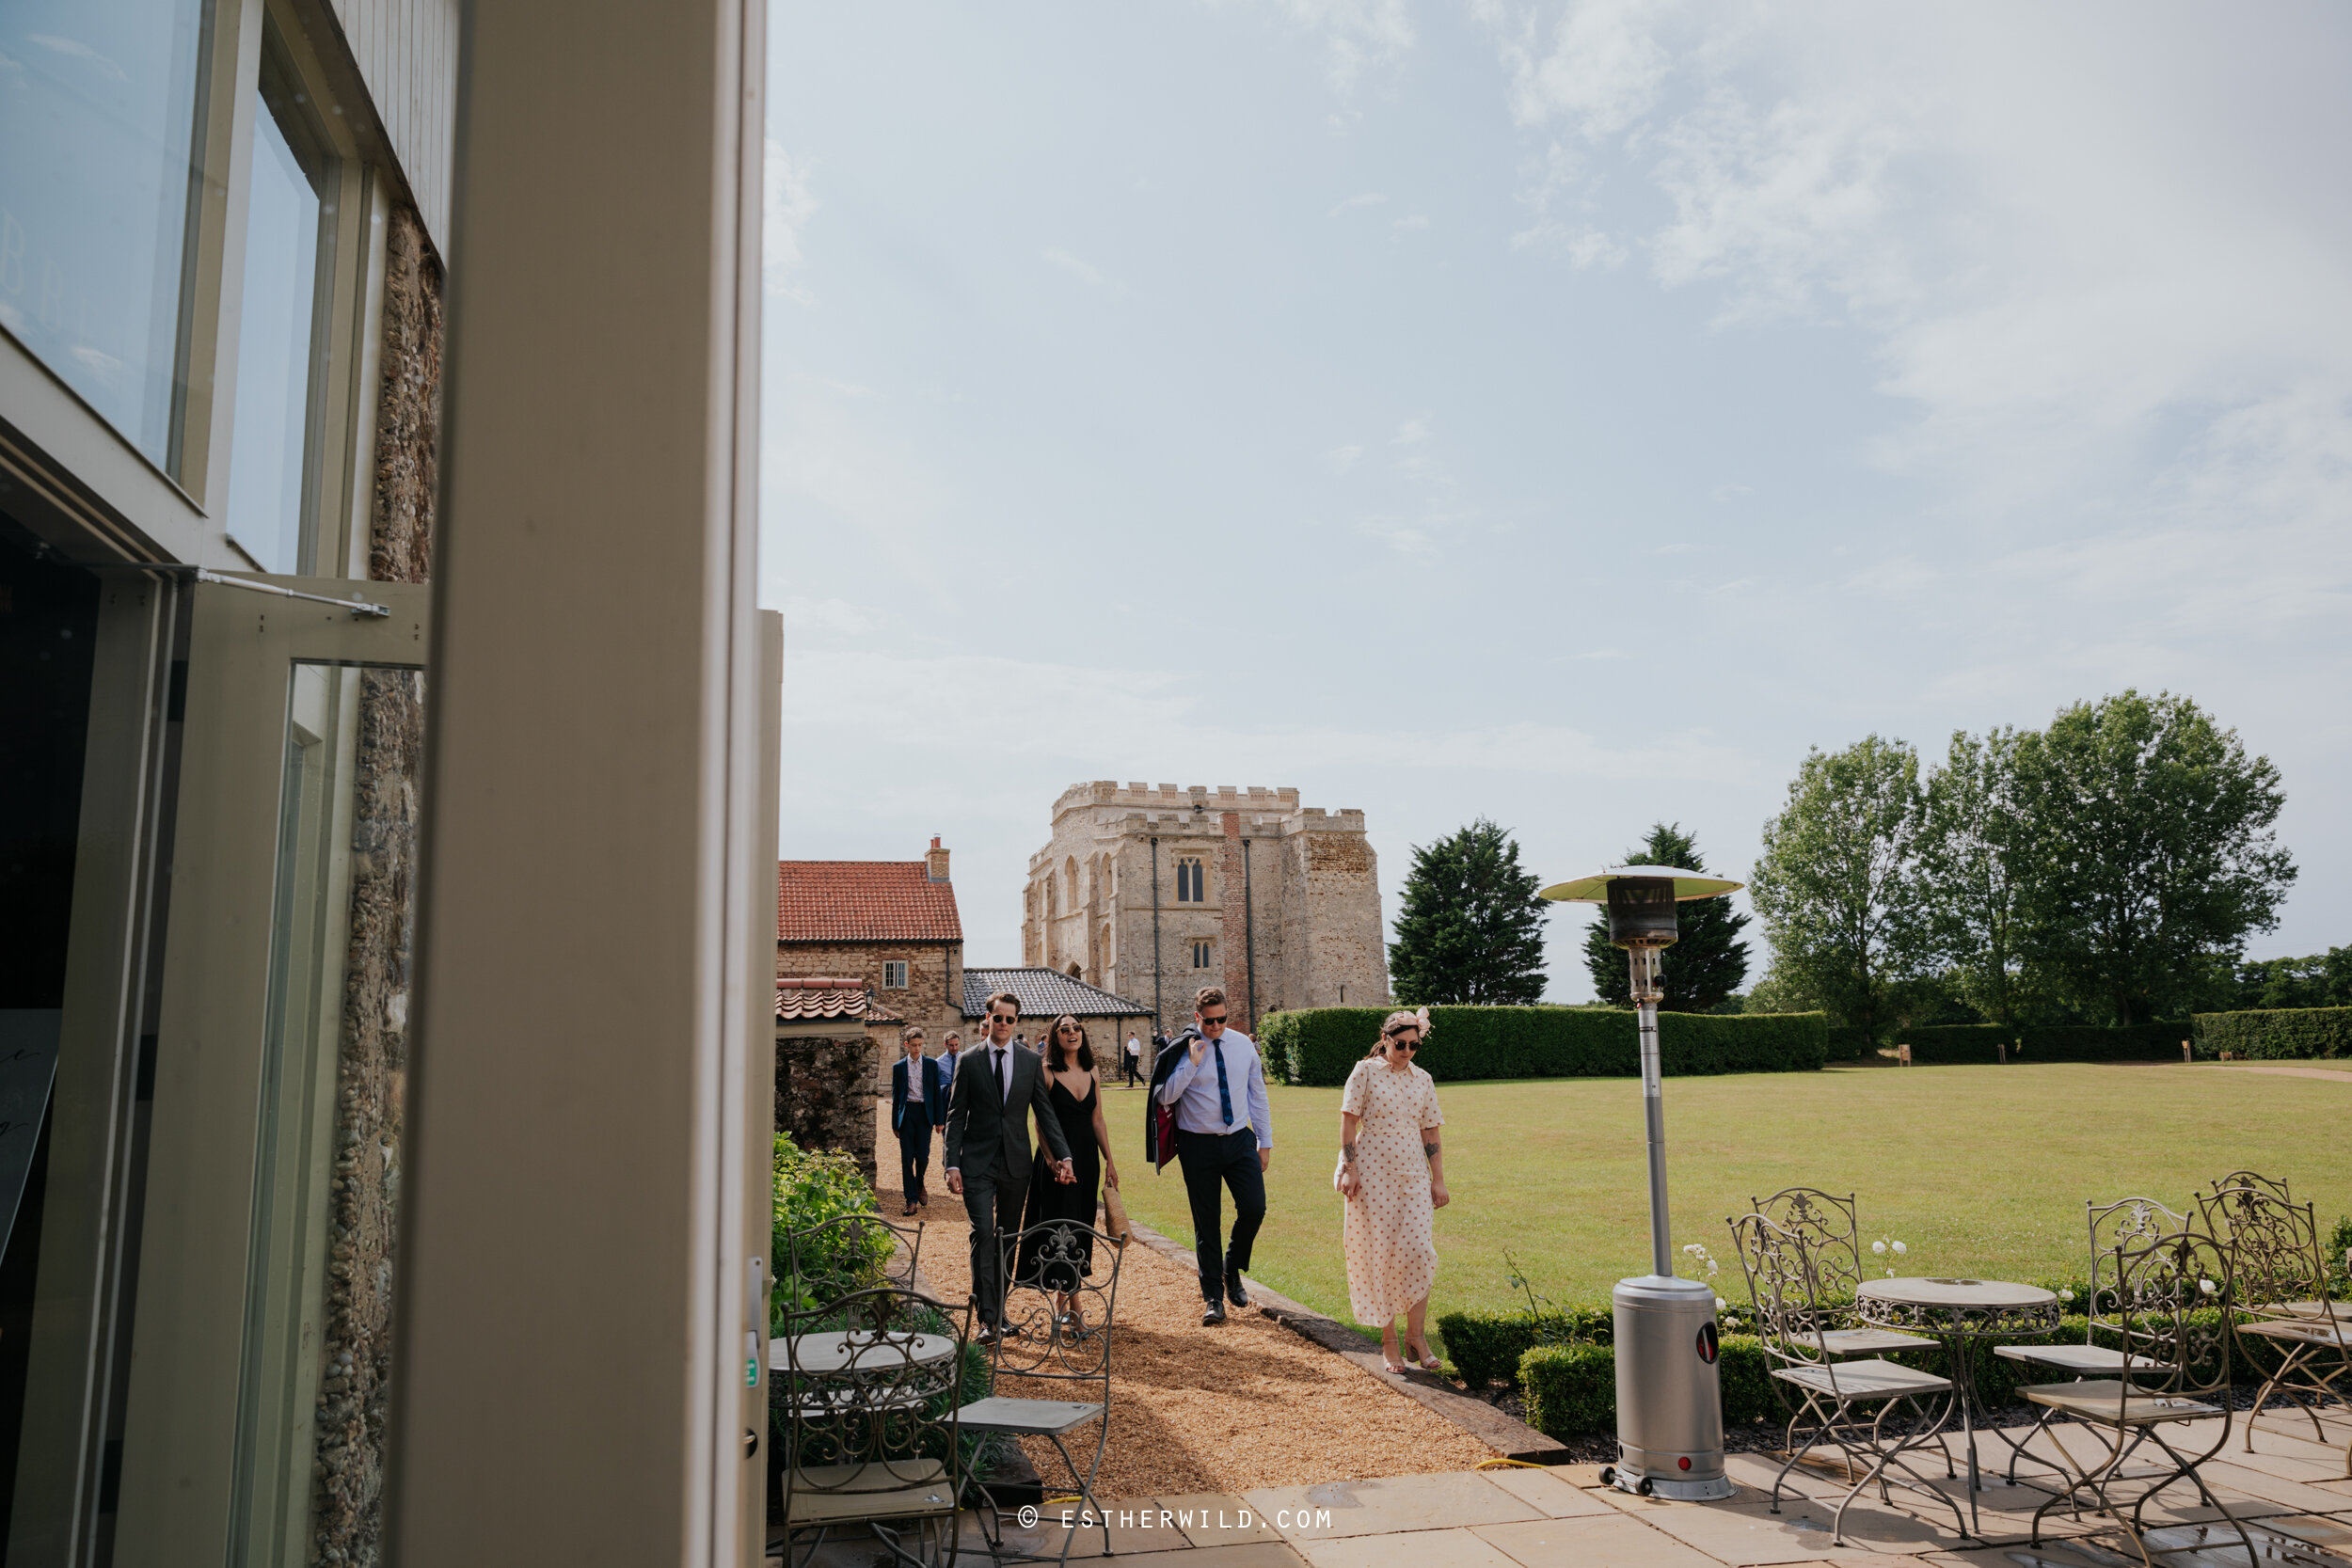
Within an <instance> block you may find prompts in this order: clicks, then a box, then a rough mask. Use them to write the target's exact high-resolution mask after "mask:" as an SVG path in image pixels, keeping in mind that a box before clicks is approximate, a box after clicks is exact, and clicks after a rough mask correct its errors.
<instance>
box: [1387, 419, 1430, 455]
mask: <svg viewBox="0 0 2352 1568" xmlns="http://www.w3.org/2000/svg"><path fill="white" fill-rule="evenodd" d="M1389 439H1390V440H1391V443H1392V444H1394V445H1396V446H1400V447H1417V446H1420V445H1421V444H1422V442H1424V441H1426V440H1428V439H1429V417H1428V416H1427V415H1425V414H1417V415H1415V416H1414V417H1413V418H1411V419H1409V420H1406V421H1405V422H1404V423H1403V424H1401V425H1398V426H1397V427H1396V434H1395V435H1394V436H1391V437H1390V438H1389Z"/></svg>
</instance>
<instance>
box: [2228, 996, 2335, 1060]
mask: <svg viewBox="0 0 2352 1568" xmlns="http://www.w3.org/2000/svg"><path fill="white" fill-rule="evenodd" d="M2189 1022H2190V1024H2191V1025H2192V1026H2194V1028H2195V1030H2196V1035H2195V1037H2194V1038H2195V1041H2196V1045H2195V1050H2196V1052H2197V1054H2198V1055H2199V1056H2200V1057H2202V1058H2204V1059H2205V1060H2208V1061H2211V1060H2215V1059H2217V1058H2218V1057H2219V1056H2220V1054H2221V1053H2223V1052H2224V1051H2227V1052H2229V1053H2231V1054H2232V1055H2233V1056H2240V1057H2247V1058H2250V1059H2252V1060H2255V1061H2274V1062H2278V1061H2292V1062H2312V1061H2337V1060H2341V1059H2343V1058H2345V1057H2352V1007H2255V1008H2249V1009H2247V1010H2245V1011H2243V1012H2234V1013H2199V1014H2197V1015H2196V1016H2195V1017H2194V1018H2192V1019H2190V1020H2189Z"/></svg>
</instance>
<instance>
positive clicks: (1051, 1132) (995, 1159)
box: [946, 1040, 1070, 1181]
mask: <svg viewBox="0 0 2352 1568" xmlns="http://www.w3.org/2000/svg"><path fill="white" fill-rule="evenodd" d="M1009 1050H1010V1051H1011V1053H1012V1093H1011V1095H1010V1096H1009V1097H1002V1096H1000V1095H999V1093H998V1090H997V1083H996V1074H995V1073H994V1072H993V1071H992V1070H991V1069H993V1067H994V1066H995V1062H994V1059H993V1054H994V1053H993V1047H991V1046H990V1045H989V1044H988V1042H987V1041H985V1040H983V1041H981V1042H980V1043H979V1044H978V1045H975V1046H968V1047H966V1048H965V1050H964V1052H963V1054H962V1055H961V1057H959V1058H958V1059H957V1062H956V1079H955V1082H954V1084H952V1085H949V1087H948V1090H947V1150H946V1154H947V1163H946V1168H947V1169H948V1170H952V1171H961V1173H962V1174H963V1175H964V1176H966V1177H984V1176H987V1177H994V1178H995V1179H997V1180H1021V1181H1026V1180H1028V1179H1029V1112H1030V1111H1031V1110H1032V1109H1034V1110H1035V1111H1036V1112H1037V1127H1038V1132H1041V1134H1043V1136H1044V1138H1045V1147H1046V1148H1050V1149H1052V1150H1053V1151H1054V1158H1055V1159H1057V1160H1067V1159H1069V1158H1070V1140H1069V1139H1068V1138H1066V1137H1064V1136H1063V1135H1062V1130H1061V1117H1058V1116H1057V1115H1055V1114H1054V1104H1053V1101H1051V1100H1050V1099H1048V1098H1047V1095H1048V1091H1049V1085H1047V1084H1046V1082H1045V1063H1044V1061H1043V1059H1042V1058H1041V1057H1040V1056H1039V1055H1038V1053H1036V1052H1034V1051H1031V1050H1030V1049H1029V1048H1028V1047H1027V1046H1025V1045H1016V1046H1011V1047H1009Z"/></svg>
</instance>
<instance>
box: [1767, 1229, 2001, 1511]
mask: <svg viewBox="0 0 2352 1568" xmlns="http://www.w3.org/2000/svg"><path fill="white" fill-rule="evenodd" d="M1730 1224H1731V1235H1732V1242H1733V1244H1734V1245H1735V1246H1736V1247H1737V1248H1738V1249H1739V1253H1740V1269H1741V1270H1742V1272H1743V1273H1745V1274H1746V1275H1747V1281H1748V1299H1749V1300H1750V1301H1751V1302H1752V1303H1754V1304H1755V1307H1756V1335H1757V1338H1760V1339H1761V1340H1762V1341H1763V1345H1764V1355H1765V1360H1766V1364H1767V1367H1768V1369H1769V1370H1770V1371H1771V1373H1772V1379H1773V1381H1774V1383H1775V1384H1776V1385H1777V1386H1781V1387H1782V1388H1783V1390H1784V1396H1783V1397H1784V1399H1786V1400H1788V1402H1789V1404H1790V1407H1791V1410H1792V1414H1791V1416H1790V1418H1789V1422H1788V1461H1787V1463H1785V1464H1783V1465H1781V1467H1780V1473H1779V1474H1778V1475H1775V1476H1774V1477H1773V1478H1772V1512H1773V1513H1779V1512H1780V1491H1781V1486H1782V1483H1783V1482H1784V1481H1787V1480H1788V1472H1789V1471H1790V1470H1792V1469H1794V1468H1796V1466H1797V1464H1798V1462H1799V1461H1801V1460H1803V1459H1804V1456H1805V1455H1806V1454H1807V1453H1809V1452H1811V1451H1812V1450H1813V1449H1815V1448H1816V1447H1818V1446H1820V1445H1822V1444H1828V1445H1830V1446H1832V1447H1834V1448H1836V1449H1837V1450H1838V1452H1839V1454H1840V1456H1841V1457H1842V1459H1843V1460H1844V1463H1845V1465H1846V1473H1847V1474H1848V1475H1852V1474H1853V1473H1854V1472H1855V1470H1856V1469H1860V1470H1861V1472H1862V1473H1861V1477H1860V1479H1859V1480H1857V1481H1855V1482H1854V1483H1853V1485H1852V1486H1851V1487H1850V1488H1848V1489H1847V1492H1846V1495H1845V1496H1844V1497H1840V1498H1838V1499H1837V1511H1836V1513H1835V1514H1834V1515H1833V1516H1832V1518H1831V1521H1830V1530H1831V1536H1830V1540H1831V1544H1834V1545H1843V1544H1845V1528H1846V1508H1847V1505H1848V1504H1850V1503H1851V1502H1852V1501H1853V1500H1854V1498H1855V1497H1857V1496H1859V1495H1860V1494H1861V1492H1862V1490H1863V1489H1864V1488H1865V1487H1867V1486H1869V1485H1871V1484H1872V1483H1873V1482H1875V1483H1876V1484H1877V1486H1878V1489H1879V1498H1880V1500H1881V1501H1883V1502H1884V1501H1891V1500H1892V1497H1891V1494H1890V1492H1889V1487H1890V1485H1892V1486H1900V1487H1903V1488H1904V1489H1905V1490H1907V1491H1913V1492H1917V1493H1919V1494H1921V1495H1923V1496H1925V1497H1932V1498H1934V1499H1935V1500H1936V1501H1937V1502H1939V1503H1942V1504H1943V1505H1944V1506H1945V1507H1947V1508H1948V1509H1950V1510H1951V1511H1952V1523H1953V1524H1954V1525H1955V1526H1956V1527H1957V1528H1958V1529H1959V1531H1960V1533H1961V1534H1962V1535H1963V1536H1964V1535H1966V1534H1967V1533H1968V1522H1967V1520H1966V1518H1965V1517H1964V1516H1963V1514H1962V1513H1961V1511H1960V1504H1959V1502H1958V1501H1957V1500H1955V1499H1954V1498H1952V1497H1949V1496H1947V1494H1946V1493H1944V1492H1942V1491H1939V1490H1938V1489H1937V1488H1936V1487H1935V1486H1934V1485H1932V1484H1931V1482H1930V1481H1928V1479H1927V1478H1926V1477H1924V1476H1922V1475H1921V1474H1920V1473H1919V1472H1918V1471H1917V1470H1916V1469H1915V1468H1913V1467H1912V1465H1911V1463H1910V1461H1909V1460H1908V1459H1907V1458H1906V1457H1905V1456H1906V1455H1908V1454H1912V1453H1915V1452H1928V1453H1932V1454H1933V1455H1934V1456H1935V1458H1936V1460H1937V1461H1938V1462H1939V1463H1940V1464H1941V1465H1943V1467H1944V1468H1945V1470H1946V1471H1947V1473H1948V1472H1949V1471H1950V1468H1951V1459H1950V1456H1949V1455H1948V1454H1947V1453H1946V1451H1945V1449H1944V1445H1943V1444H1942V1442H1940V1441H1939V1440H1938V1439H1939V1438H1940V1436H1941V1434H1942V1433H1943V1430H1944V1426H1945V1424H1946V1423H1947V1421H1949V1420H1950V1419H1951V1416H1952V1410H1953V1407H1954V1405H1955V1404H1956V1403H1957V1399H1956V1395H1955V1392H1954V1390H1953V1387H1952V1384H1951V1380H1950V1379H1948V1378H1942V1377H1937V1376H1935V1375H1934V1374H1933V1373H1931V1372H1922V1371H1918V1370H1914V1369H1912V1368H1910V1367H1904V1366H1899V1365H1897V1364H1896V1363H1895V1362H1892V1361H1887V1360H1883V1359H1873V1360H1865V1361H1841V1360H1839V1359H1837V1355H1836V1352H1835V1351H1833V1350H1832V1349H1831V1348H1830V1344H1829V1336H1830V1335H1831V1334H1832V1333H1833V1332H1835V1331H1834V1330H1833V1329H1831V1328H1830V1327H1829V1324H1830V1323H1832V1322H1833V1321H1834V1320H1835V1316H1836V1314H1835V1311H1834V1308H1835V1307H1836V1303H1835V1301H1834V1300H1832V1299H1829V1298H1827V1297H1826V1296H1825V1294H1824V1291H1823V1289H1822V1285H1821V1280H1820V1271H1819V1268H1818V1266H1817V1264H1816V1262H1815V1259H1814V1250H1813V1242H1812V1237H1811V1236H1810V1235H1809V1234H1807V1233H1806V1232H1803V1231H1799V1230H1795V1229H1791V1228H1789V1227H1786V1226H1783V1225H1779V1224H1777V1223H1775V1222H1774V1221H1772V1220H1771V1219H1769V1218H1767V1217H1766V1216H1765V1215H1763V1214H1761V1213H1751V1214H1746V1215H1743V1216H1741V1217H1740V1218H1739V1219H1736V1220H1733V1221H1731V1222H1730ZM1931 1342H1932V1341H1931ZM1939 1399H1940V1400H1941V1401H1942V1407H1941V1409H1940V1410H1937V1411H1934V1412H1933V1413H1931V1410H1930V1408H1929V1402H1933V1401H1936V1400H1939ZM1904 1405H1907V1406H1908V1407H1909V1409H1910V1412H1911V1420H1910V1421H1909V1422H1908V1423H1907V1425H1908V1428H1909V1430H1907V1431H1904V1432H1901V1433H1888V1432H1887V1431H1886V1419H1887V1417H1888V1416H1889V1415H1890V1414H1892V1413H1893V1412H1894V1411H1895V1410H1896V1408H1897V1407H1898V1406H1904ZM1800 1429H1802V1430H1804V1443H1803V1444H1799V1443H1798V1442H1797V1433H1798V1432H1799V1431H1800Z"/></svg>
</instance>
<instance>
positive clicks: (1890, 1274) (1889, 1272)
mask: <svg viewBox="0 0 2352 1568" xmlns="http://www.w3.org/2000/svg"><path fill="white" fill-rule="evenodd" d="M1886 1277H1887V1278H1889V1279H1892V1278H1894V1277H1895V1271H1894V1270H1893V1269H1889V1270H1887V1271H1886Z"/></svg>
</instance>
